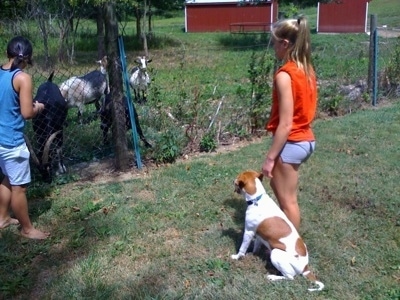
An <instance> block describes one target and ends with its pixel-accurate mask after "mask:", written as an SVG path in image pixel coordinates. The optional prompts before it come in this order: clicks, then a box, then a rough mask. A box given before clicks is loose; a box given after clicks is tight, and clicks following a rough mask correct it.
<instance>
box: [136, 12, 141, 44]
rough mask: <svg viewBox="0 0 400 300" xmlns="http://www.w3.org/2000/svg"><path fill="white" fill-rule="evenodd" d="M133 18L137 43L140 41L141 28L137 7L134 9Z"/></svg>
mask: <svg viewBox="0 0 400 300" xmlns="http://www.w3.org/2000/svg"><path fill="white" fill-rule="evenodd" d="M135 17H136V38H137V40H138V41H140V39H141V37H142V28H141V26H140V21H141V18H142V16H141V13H140V8H139V6H138V7H136V11H135Z"/></svg>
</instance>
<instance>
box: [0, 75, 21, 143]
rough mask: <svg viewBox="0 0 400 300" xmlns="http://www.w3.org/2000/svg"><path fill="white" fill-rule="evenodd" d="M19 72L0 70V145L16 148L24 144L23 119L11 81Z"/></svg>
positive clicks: (17, 96)
mask: <svg viewBox="0 0 400 300" xmlns="http://www.w3.org/2000/svg"><path fill="white" fill-rule="evenodd" d="M18 72H21V70H20V69H16V70H14V71H12V72H10V70H5V69H3V67H1V68H0V87H1V88H0V145H1V146H3V147H16V146H19V145H21V144H23V143H24V128H25V119H24V118H23V116H22V114H21V107H20V103H19V95H18V93H17V92H16V91H15V90H14V86H13V79H14V76H15V74H17V73H18Z"/></svg>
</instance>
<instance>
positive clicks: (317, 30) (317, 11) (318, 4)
mask: <svg viewBox="0 0 400 300" xmlns="http://www.w3.org/2000/svg"><path fill="white" fill-rule="evenodd" d="M317 32H319V2H318V6H317Z"/></svg>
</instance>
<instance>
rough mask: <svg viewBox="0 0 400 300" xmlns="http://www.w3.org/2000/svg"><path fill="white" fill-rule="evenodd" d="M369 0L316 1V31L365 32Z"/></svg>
mask: <svg viewBox="0 0 400 300" xmlns="http://www.w3.org/2000/svg"><path fill="white" fill-rule="evenodd" d="M370 1H371V0H336V1H332V2H330V3H320V2H318V15H317V17H318V20H317V32H329V33H364V32H367V21H368V3H369V2H370Z"/></svg>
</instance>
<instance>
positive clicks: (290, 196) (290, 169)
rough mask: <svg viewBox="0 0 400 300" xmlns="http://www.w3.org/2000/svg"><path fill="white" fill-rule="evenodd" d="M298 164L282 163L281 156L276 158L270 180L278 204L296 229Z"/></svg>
mask: <svg viewBox="0 0 400 300" xmlns="http://www.w3.org/2000/svg"><path fill="white" fill-rule="evenodd" d="M299 166H300V165H295V164H287V163H283V162H282V159H281V158H279V159H277V161H276V162H275V167H274V170H273V178H272V179H271V181H270V185H271V188H272V190H273V191H274V194H275V196H276V198H277V200H278V202H279V206H280V207H281V209H282V210H283V212H284V213H285V214H286V216H287V217H288V219H289V220H290V221H291V222H292V223H293V225H294V227H295V228H296V229H297V230H299V227H300V209H299V204H298V203H297V183H298V169H299Z"/></svg>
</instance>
